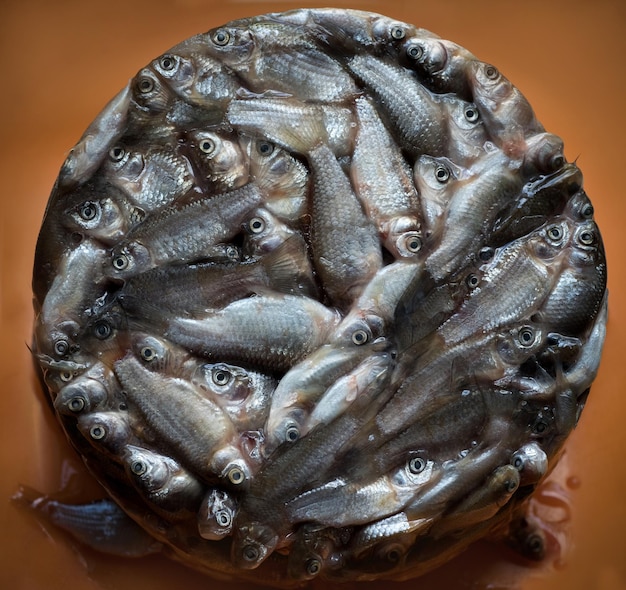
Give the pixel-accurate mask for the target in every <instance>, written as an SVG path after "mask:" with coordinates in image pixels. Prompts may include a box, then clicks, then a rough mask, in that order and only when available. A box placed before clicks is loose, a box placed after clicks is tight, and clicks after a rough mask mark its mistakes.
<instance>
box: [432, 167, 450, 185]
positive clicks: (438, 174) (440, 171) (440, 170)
mask: <svg viewBox="0 0 626 590" xmlns="http://www.w3.org/2000/svg"><path fill="white" fill-rule="evenodd" d="M435 178H436V179H437V180H438V181H439V182H440V183H441V184H444V183H446V182H448V179H449V178H450V171H449V170H448V169H447V168H446V167H445V166H441V165H439V166H437V168H435Z"/></svg>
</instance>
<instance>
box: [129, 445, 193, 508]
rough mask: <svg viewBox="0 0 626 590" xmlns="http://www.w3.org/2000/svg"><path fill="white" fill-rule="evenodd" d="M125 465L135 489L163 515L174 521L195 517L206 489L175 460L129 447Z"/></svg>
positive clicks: (146, 450) (144, 449)
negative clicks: (193, 515)
mask: <svg viewBox="0 0 626 590" xmlns="http://www.w3.org/2000/svg"><path fill="white" fill-rule="evenodd" d="M123 462H124V468H125V469H126V473H127V474H128V478H129V479H130V481H131V483H132V484H133V486H135V488H136V489H137V490H138V491H139V493H140V494H141V495H142V497H143V498H144V499H145V500H146V501H147V502H148V503H149V504H151V505H153V506H155V507H156V508H157V511H158V512H159V513H165V514H167V516H168V517H169V518H174V519H185V518H188V517H189V516H190V515H192V514H195V512H196V510H197V508H198V504H199V501H200V498H201V496H202V493H203V486H202V484H201V483H200V482H199V481H198V480H197V479H196V478H195V477H194V476H193V475H192V474H191V473H189V472H188V471H187V470H186V469H184V468H183V467H181V466H180V465H179V464H178V463H177V462H176V461H174V460H173V459H172V458H170V457H167V456H165V455H161V454H159V453H155V452H154V451H151V450H150V449H146V448H142V447H137V446H134V445H128V446H127V447H126V451H125V453H124V458H123Z"/></svg>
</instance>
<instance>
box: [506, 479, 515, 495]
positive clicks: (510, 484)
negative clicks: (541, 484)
mask: <svg viewBox="0 0 626 590" xmlns="http://www.w3.org/2000/svg"><path fill="white" fill-rule="evenodd" d="M504 489H505V490H506V491H507V492H508V493H512V492H514V491H515V490H516V489H517V482H516V481H515V480H514V479H507V480H506V481H505V482H504Z"/></svg>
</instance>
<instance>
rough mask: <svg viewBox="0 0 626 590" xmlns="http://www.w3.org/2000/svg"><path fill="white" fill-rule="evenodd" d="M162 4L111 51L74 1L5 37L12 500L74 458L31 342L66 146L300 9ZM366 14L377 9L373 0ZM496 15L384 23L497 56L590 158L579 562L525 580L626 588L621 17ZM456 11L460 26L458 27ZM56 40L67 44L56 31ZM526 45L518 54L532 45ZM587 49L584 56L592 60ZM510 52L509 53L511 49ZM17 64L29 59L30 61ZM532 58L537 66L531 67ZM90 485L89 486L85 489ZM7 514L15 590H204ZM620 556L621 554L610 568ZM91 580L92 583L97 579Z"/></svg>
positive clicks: (438, 14) (577, 472)
mask: <svg viewBox="0 0 626 590" xmlns="http://www.w3.org/2000/svg"><path fill="white" fill-rule="evenodd" d="M151 6H152V7H153V9H152V10H150V11H148V10H147V8H146V7H145V6H142V5H137V6H136V7H134V8H133V9H132V10H131V11H130V12H128V11H125V18H126V19H127V20H126V21H125V22H123V23H120V22H118V21H116V20H115V18H116V17H115V14H114V5H113V6H111V5H110V6H109V7H108V8H107V15H109V16H107V15H99V17H98V22H100V23H101V22H102V21H103V20H105V19H108V18H110V19H111V21H110V22H111V24H110V26H109V27H108V30H109V31H113V30H115V31H118V32H119V39H118V40H117V41H116V42H115V43H114V44H111V39H110V37H109V38H108V39H107V38H105V33H104V31H105V30H107V29H106V28H105V27H103V28H102V29H101V30H102V31H103V33H102V37H99V35H98V34H97V33H96V32H95V31H93V30H91V31H90V30H89V24H90V23H91V24H92V26H93V23H95V21H94V20H93V17H92V16H90V15H88V14H86V13H83V14H81V13H80V11H78V12H76V11H73V10H70V9H71V8H72V7H71V5H70V4H68V5H67V13H64V12H63V9H61V12H60V13H58V12H57V13H55V15H48V14H46V13H45V12H44V7H43V5H42V7H41V10H39V11H38V13H37V20H38V21H39V22H41V23H42V24H45V26H44V27H43V28H42V30H41V31H40V32H39V36H38V35H37V33H36V32H35V33H34V32H33V30H32V27H33V25H32V24H31V23H30V22H29V21H28V20H27V19H28V15H22V14H21V13H19V12H13V13H12V14H11V16H12V19H13V20H12V22H13V23H14V24H13V26H12V28H11V30H8V29H7V30H5V31H3V36H2V39H3V42H4V43H7V44H8V48H6V49H5V55H10V56H12V58H13V60H12V61H13V63H14V65H16V66H17V67H16V71H18V72H19V75H20V76H21V78H20V81H22V83H21V84H17V85H16V94H15V95H13V96H5V97H4V100H6V101H7V105H6V106H5V112H15V108H16V106H17V107H18V108H19V109H20V110H19V111H18V113H17V114H16V115H15V116H13V117H11V118H10V121H9V126H10V125H14V127H13V128H10V127H8V128H7V131H8V133H7V134H6V139H7V141H5V148H4V152H3V161H2V165H3V166H6V171H5V174H4V177H5V178H6V179H7V180H6V182H5V190H6V192H5V193H4V194H3V198H2V206H3V210H4V214H3V216H2V218H3V225H4V227H3V246H4V249H3V282H2V306H3V319H2V322H3V329H2V333H3V365H2V366H3V375H2V377H3V384H4V386H5V395H4V396H3V408H2V416H3V435H4V436H5V437H6V439H5V440H3V444H2V453H3V455H2V464H3V466H5V470H6V471H5V477H3V480H2V486H3V487H2V493H3V497H5V498H8V497H9V496H10V495H11V494H12V493H13V492H14V491H15V489H16V487H17V484H18V482H19V483H24V484H27V485H31V486H32V487H35V488H37V489H38V490H42V491H48V492H55V491H57V490H58V489H59V487H60V483H61V481H60V478H61V475H60V474H61V473H62V470H61V466H62V464H63V462H64V461H67V460H65V459H64V457H63V456H62V454H61V449H62V448H63V447H62V442H63V441H62V439H61V444H58V443H57V442H56V439H55V438H54V437H55V436H56V434H57V431H58V429H57V427H56V425H55V424H54V423H53V422H52V421H50V420H48V419H47V418H48V416H47V414H46V413H45V412H43V411H42V408H41V407H40V406H39V405H38V404H37V402H36V399H35V395H34V391H35V390H36V383H35V379H34V377H33V376H32V372H31V369H30V359H29V355H28V351H27V349H26V347H25V346H24V343H25V342H27V341H28V340H29V338H30V336H29V333H30V322H31V308H30V285H29V277H30V268H31V261H32V250H33V247H34V240H35V236H36V231H37V229H38V225H39V222H40V218H41V215H42V213H43V207H44V205H45V201H46V199H47V195H48V192H49V189H50V186H51V183H52V182H53V179H54V178H55V177H56V174H57V173H58V167H59V166H60V163H61V162H62V160H63V154H64V151H65V150H67V149H68V148H69V147H70V146H71V145H72V144H73V143H74V142H75V141H76V139H77V138H78V136H79V135H80V134H81V133H82V131H83V130H84V128H85V127H86V125H87V124H88V123H89V121H90V120H91V119H92V118H93V116H94V115H95V114H96V113H97V111H98V110H99V109H100V108H101V106H102V104H103V102H104V101H105V100H106V99H107V98H108V97H109V96H111V95H112V94H113V93H114V92H115V91H117V89H119V88H120V87H121V86H123V85H124V84H125V82H126V78H127V77H130V76H131V75H133V74H134V73H135V72H136V70H137V69H138V68H139V67H141V66H142V65H143V64H144V63H146V62H147V61H148V60H149V59H150V58H151V57H153V56H154V55H156V54H157V53H159V52H160V51H162V50H163V48H165V47H168V46H170V45H173V44H174V43H175V42H177V41H178V40H180V39H182V38H185V37H186V36H189V35H191V34H193V33H195V32H198V31H201V30H206V29H207V28H209V27H211V26H215V25H218V24H220V23H222V22H225V21H226V20H230V19H232V18H237V17H239V16H245V15H249V14H253V13H260V12H263V11H266V10H277V9H280V10H283V9H287V8H291V7H292V5H290V4H283V3H281V4H280V5H269V4H261V3H258V4H257V3H255V4H236V5H232V6H231V7H221V8H222V10H221V11H211V16H210V19H209V18H207V9H206V7H200V6H195V5H190V4H189V3H187V4H184V3H180V5H179V6H176V5H174V6H173V5H171V4H168V6H167V9H165V8H164V9H163V10H161V11H159V10H158V8H156V5H155V4H153V5H151ZM451 6H452V5H451ZM364 8H367V9H370V10H382V9H381V8H379V7H378V6H376V4H375V3H371V5H367V6H364ZM495 10H496V12H494V13H493V14H492V16H490V18H489V19H488V25H487V21H486V20H485V15H486V14H491V13H490V11H489V6H488V4H487V3H485V5H484V8H483V9H481V6H480V5H479V6H476V5H474V6H473V7H472V11H471V12H472V13H471V14H470V13H469V12H468V9H467V7H466V9H461V8H460V7H459V8H457V10H456V14H455V18H454V19H452V18H450V17H447V18H445V20H444V19H443V18H442V16H443V15H442V12H443V10H442V9H441V8H439V9H430V10H428V9H423V10H422V12H421V13H414V12H409V11H406V10H400V9H399V10H397V11H394V10H392V9H391V7H389V6H385V7H384V11H385V12H386V13H387V14H389V15H392V16H397V17H398V18H399V19H402V20H406V21H408V22H414V23H415V24H417V25H418V26H423V27H426V28H428V29H430V30H433V31H435V32H436V33H438V34H440V35H442V36H444V37H447V38H451V39H454V40H455V41H457V42H459V43H461V44H462V45H463V46H465V47H467V48H468V49H470V50H471V51H472V52H474V53H475V54H476V55H477V56H479V57H481V56H484V57H485V59H490V60H492V61H494V62H495V63H496V64H497V65H498V67H500V68H501V69H502V71H504V72H505V73H506V75H507V77H509V78H510V79H511V80H512V81H513V82H514V83H515V84H516V85H517V86H519V87H520V89H521V90H522V91H523V92H524V94H525V95H526V96H527V98H528V99H529V101H530V102H531V104H532V105H533V107H534V108H535V111H536V113H537V115H538V117H539V118H540V119H541V121H542V122H543V123H544V125H545V126H546V128H549V129H551V130H554V131H555V132H556V133H558V134H560V135H561V136H562V137H563V138H564V140H565V145H566V156H567V157H568V159H575V158H576V157H577V156H578V155H579V154H580V161H579V163H580V165H581V167H582V168H583V170H584V171H585V188H586V189H587V191H588V192H589V194H590V195H591V196H592V199H593V202H594V204H595V208H596V218H597V219H598V222H599V224H600V226H601V227H602V228H603V235H604V240H605V245H606V249H607V252H608V257H609V265H610V266H611V269H612V270H611V275H610V276H609V290H610V292H611V305H612V309H611V314H610V319H609V326H608V338H607V344H606V348H605V356H604V361H603V364H602V366H601V370H600V375H599V378H598V380H597V381H596V383H595V385H594V388H593V391H592V395H591V397H590V401H589V404H588V406H587V408H586V410H585V413H584V415H583V418H582V420H581V423H580V425H579V427H578V429H577V430H576V431H575V433H574V435H573V437H572V440H571V441H570V443H569V444H568V455H569V457H570V458H571V461H570V463H571V464H573V467H572V468H571V469H572V474H573V475H574V476H576V477H578V478H579V480H580V487H578V488H577V489H576V490H574V491H572V494H573V524H572V527H573V528H572V536H573V539H574V548H573V552H572V553H571V554H570V555H569V556H568V557H567V559H566V561H567V562H568V565H567V567H565V568H563V569H560V570H559V571H558V572H557V573H554V574H550V575H549V576H546V577H539V578H537V579H536V580H535V579H533V580H530V581H528V582H526V584H525V587H529V588H530V587H542V584H546V587H548V586H549V587H554V586H555V585H556V584H563V587H570V588H571V587H581V588H582V587H590V586H593V587H599V588H612V587H615V588H617V587H619V586H620V581H622V580H620V575H621V574H620V570H619V567H620V565H619V562H618V561H617V557H618V556H619V555H620V553H621V551H622V550H623V545H622V546H621V547H620V545H619V543H620V542H619V541H618V536H617V532H618V531H619V530H620V526H621V525H622V524H623V523H624V514H623V510H624V508H623V502H621V501H620V493H619V492H620V483H621V482H623V481H624V478H623V476H621V474H620V473H619V471H618V468H616V467H615V465H618V464H619V457H620V448H621V446H623V445H622V443H623V438H622V439H620V435H621V428H620V424H621V422H620V418H621V410H622V409H623V408H622V407H620V406H619V403H620V402H621V400H620V399H619V397H620V396H619V392H620V391H621V390H622V389H623V386H622V385H621V381H622V379H621V375H622V374H623V373H622V372H621V371H620V360H619V359H620V358H621V357H620V351H619V350H618V348H619V345H618V344H617V343H619V338H620V333H619V331H620V329H622V328H623V325H622V324H621V323H620V320H621V316H622V314H621V310H620V306H619V301H620V293H619V289H620V286H621V284H620V282H619V281H620V280H621V279H622V278H623V277H622V276H620V273H621V272H623V271H622V267H623V264H622V265H620V264H619V262H620V261H619V260H617V261H615V262H612V260H611V257H612V253H617V252H620V251H621V250H622V248H621V247H620V241H619V240H620V237H621V232H620V230H619V220H620V219H623V207H624V205H623V203H622V202H621V195H620V194H619V193H618V192H617V190H618V189H617V187H616V183H615V179H616V178H618V177H619V175H618V174H616V170H619V160H618V159H617V158H618V150H619V145H618V144H617V143H615V141H616V140H615V138H616V137H618V136H619V131H620V130H621V129H622V128H623V119H621V118H620V116H621V115H620V108H619V95H620V93H621V90H622V89H621V88H619V87H618V85H617V80H616V78H617V71H618V70H617V65H616V64H615V63H614V61H612V60H613V59H614V58H612V57H611V56H613V55H615V50H616V47H615V44H617V43H618V42H620V41H621V40H620V34H619V33H620V30H619V29H618V25H619V17H618V15H617V14H613V16H612V17H611V18H608V16H609V15H608V12H607V20H606V22H605V21H604V20H599V19H596V20H594V19H589V17H588V16H589V15H585V14H582V12H581V11H579V12H578V13H577V16H576V15H574V14H573V13H567V15H565V14H559V13H556V12H555V13H554V14H542V18H543V19H545V20H543V21H542V22H541V24H540V23H539V22H538V20H537V16H538V14H537V13H536V14H535V15H534V18H530V16H528V18H527V19H526V17H525V16H524V15H520V18H519V21H518V22H517V23H516V27H517V26H519V27H520V28H519V30H518V29H517V28H515V29H514V30H511V29H510V28H508V27H509V26H510V25H509V23H508V20H507V19H505V18H504V15H498V13H497V9H495ZM555 10H556V8H555ZM168 11H169V14H170V16H171V11H176V12H177V13H178V12H180V13H182V14H185V16H184V17H181V18H179V19H178V21H177V25H174V24H172V22H171V19H170V20H168V18H167V16H168ZM70 13H71V14H73V15H74V18H80V22H78V23H77V24H76V25H70V23H69V22H68V21H65V20H64V18H63V17H67V16H69V14H70ZM187 17H188V18H187ZM456 17H458V21H459V22H458V23H457V24H456V25H455V21H456ZM31 18H32V15H31ZM55 19H58V22H55ZM160 19H163V20H160ZM577 22H587V23H588V28H592V29H593V27H594V26H595V27H597V30H595V29H593V30H592V31H591V32H590V31H589V30H587V29H582V28H581V26H580V24H578V25H576V23H577ZM621 22H622V23H623V15H622V21H621ZM199 23H200V24H199ZM470 23H472V24H473V26H471V25H470ZM539 24H540V26H539ZM131 25H132V26H131ZM611 27H613V28H611ZM25 31H28V32H29V38H32V39H36V44H35V45H32V48H33V49H32V50H31V51H32V52H27V51H26V49H24V50H23V51H17V52H16V48H18V47H22V46H23V44H22V43H19V42H18V41H17V39H18V38H17V37H15V35H18V32H21V34H22V35H23V34H24V32H25ZM60 31H64V34H59V33H60ZM529 31H533V32H534V35H535V36H536V35H540V34H544V35H546V38H549V39H550V40H551V43H553V46H554V48H555V50H554V54H555V57H554V59H552V60H550V63H547V61H548V60H546V59H545V49H544V50H543V53H542V51H540V49H539V48H538V47H536V46H535V45H534V44H533V43H532V42H530V43H529V41H528V39H529V38H532V37H533V34H531V33H530V32H529ZM144 32H145V33H144ZM590 33H594V35H598V37H597V38H596V37H594V35H592V34H590ZM12 35H14V36H13V37H12ZM74 35H77V36H76V37H73V36H74ZM514 35H515V37H514ZM144 37H145V39H144ZM512 38H514V39H515V42H513V41H512ZM55 44H56V45H55ZM64 44H66V45H64ZM93 45H96V46H97V48H98V49H95V48H93V47H92V46H93ZM505 45H506V46H508V47H505ZM77 46H80V47H81V51H80V52H76V47H77ZM520 47H523V50H522V51H520ZM581 47H584V48H585V49H584V51H582V52H581ZM507 49H510V50H511V52H512V53H511V55H509V54H508V53H507ZM564 56H576V59H575V61H576V64H575V65H574V64H572V63H570V61H569V60H566V58H565V57H564ZM587 60H589V61H588V62H587ZM565 61H566V62H567V63H564V62H565ZM19 64H23V65H22V66H21V67H19ZM528 64H535V66H534V68H532V69H531V68H529V67H528ZM122 66H123V67H122ZM124 67H127V71H126V70H124ZM592 72H593V73H592ZM105 74H106V75H105ZM124 75H126V78H124V77H123V76H124ZM107 76H108V77H107ZM590 80H592V82H591V83H590ZM105 81H108V84H105ZM547 88H549V89H550V91H549V92H547V91H546V89H547ZM564 89H567V91H566V90H564ZM592 89H595V90H593V91H592ZM598 89H602V91H601V94H602V100H601V101H600V102H601V104H602V106H599V104H600V103H599V101H598ZM77 104H78V107H77V106H76V105H77ZM88 105H91V106H88ZM70 125H71V128H70ZM33 162H35V163H36V165H35V166H33V164H32V163H33ZM9 175H10V176H9ZM620 208H621V209H620ZM57 447H58V449H59V450H57ZM51 449H52V450H51ZM75 463H76V464H77V465H79V464H78V463H77V462H75ZM84 485H85V484H84V483H81V485H80V487H81V488H83V487H84ZM82 493H83V494H84V497H85V498H89V497H98V496H99V493H98V491H97V489H95V488H94V487H93V486H91V487H89V486H88V487H86V488H85V489H83V490H82ZM74 499H76V498H75V497H72V498H71V500H74ZM68 500H70V498H68ZM4 506H5V508H4V509H3V513H2V514H3V520H5V519H6V525H5V527H4V529H5V530H11V531H16V532H15V533H13V534H12V535H11V537H10V538H9V537H6V536H5V547H6V549H5V550H4V553H3V558H2V559H3V561H4V560H5V562H6V564H7V565H6V566H4V568H3V571H2V574H0V575H2V576H7V581H11V582H12V585H13V586H15V585H16V582H17V585H18V587H25V588H31V587H32V588H40V587H55V586H54V584H57V583H58V587H61V585H63V584H65V583H67V581H69V580H72V583H73V584H78V582H77V581H76V580H84V583H85V586H84V587H86V588H89V587H94V588H97V587H112V586H111V585H112V584H114V585H115V587H128V588H131V587H132V588H136V587H138V586H139V587H141V584H146V585H148V584H150V586H151V587H157V588H158V587H163V588H165V587H167V584H166V581H167V579H168V576H170V579H171V580H175V581H176V582H178V583H181V582H182V581H183V580H184V581H185V582H186V583H188V585H189V586H190V585H191V584H194V583H197V584H200V583H202V578H201V577H200V576H197V575H196V574H194V573H189V572H187V571H185V570H182V569H180V568H176V567H174V566H167V565H162V564H161V563H160V561H161V560H159V559H145V560H142V561H141V562H121V563H120V562H119V560H114V559H107V558H96V557H94V556H93V555H89V556H88V557H87V563H88V568H91V571H90V570H89V569H88V570H87V571H85V569H84V567H83V565H82V564H81V563H80V559H77V557H76V556H75V555H74V554H72V552H71V550H69V549H68V548H67V546H66V545H65V544H63V543H62V542H57V541H55V542H51V541H50V540H49V539H47V538H46V537H45V536H44V535H43V534H42V533H41V530H40V528H39V526H38V525H37V524H36V523H35V522H34V521H33V520H32V519H30V520H29V518H28V516H27V515H26V516H25V515H24V514H23V513H21V512H18V511H16V510H15V508H14V507H13V506H11V505H9V504H8V501H7V502H6V504H5V505H4ZM620 509H621V510H622V513H621V514H620ZM55 539H56V537H55ZM622 544H623V541H622ZM594 550H595V552H594ZM26 553H28V554H29V555H35V556H36V565H35V566H34V567H33V566H26V562H25V560H24V559H23V556H24V555H25V554H26ZM480 553H481V554H483V553H486V555H485V556H484V559H485V560H488V561H489V563H493V560H494V557H495V556H497V555H498V553H496V555H495V556H494V552H493V551H487V550H484V551H481V552H480ZM612 556H615V559H614V560H613V561H612V560H611V557H612ZM468 561H469V560H468V559H466V560H465V561H464V562H463V561H462V562H461V563H465V565H466V566H467V564H468ZM472 562H475V560H472ZM509 562H510V559H507V560H505V563H509ZM507 567H510V566H507ZM481 569H482V568H481ZM459 571H463V570H462V569H461V567H458V566H457V567H454V568H451V567H448V568H446V572H443V573H442V572H438V573H436V574H432V575H429V576H428V578H427V580H425V581H424V583H425V584H428V583H431V584H436V583H439V584H440V586H439V587H441V584H448V585H449V587H459V581H458V580H456V581H455V575H458V572H459ZM485 575H486V574H485V572H484V571H483V572H482V573H481V574H480V575H479V574H476V575H475V576H474V577H473V578H472V576H471V575H470V576H468V583H471V582H472V579H473V580H476V579H478V578H480V579H481V580H482V581H481V582H480V584H482V585H490V584H496V587H499V586H497V585H498V584H499V585H502V584H505V582H503V581H502V577H498V576H496V577H493V578H491V577H489V576H487V578H485ZM90 577H91V579H93V580H95V582H92V581H90ZM463 578H465V575H464V576H463ZM1 579H2V578H0V580H1ZM44 580H45V582H44ZM583 581H584V582H585V584H583ZM161 585H162V586H161ZM407 585H408V584H407ZM146 587H148V586H146ZM426 587H428V586H426ZM468 587H469V586H468Z"/></svg>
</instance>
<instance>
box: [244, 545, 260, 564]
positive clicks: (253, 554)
mask: <svg viewBox="0 0 626 590" xmlns="http://www.w3.org/2000/svg"><path fill="white" fill-rule="evenodd" d="M242 553H243V558H244V559H245V560H246V561H257V560H258V559H259V557H260V555H259V550H258V549H257V548H256V547H255V546H254V545H246V546H245V547H244V548H243V551H242Z"/></svg>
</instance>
